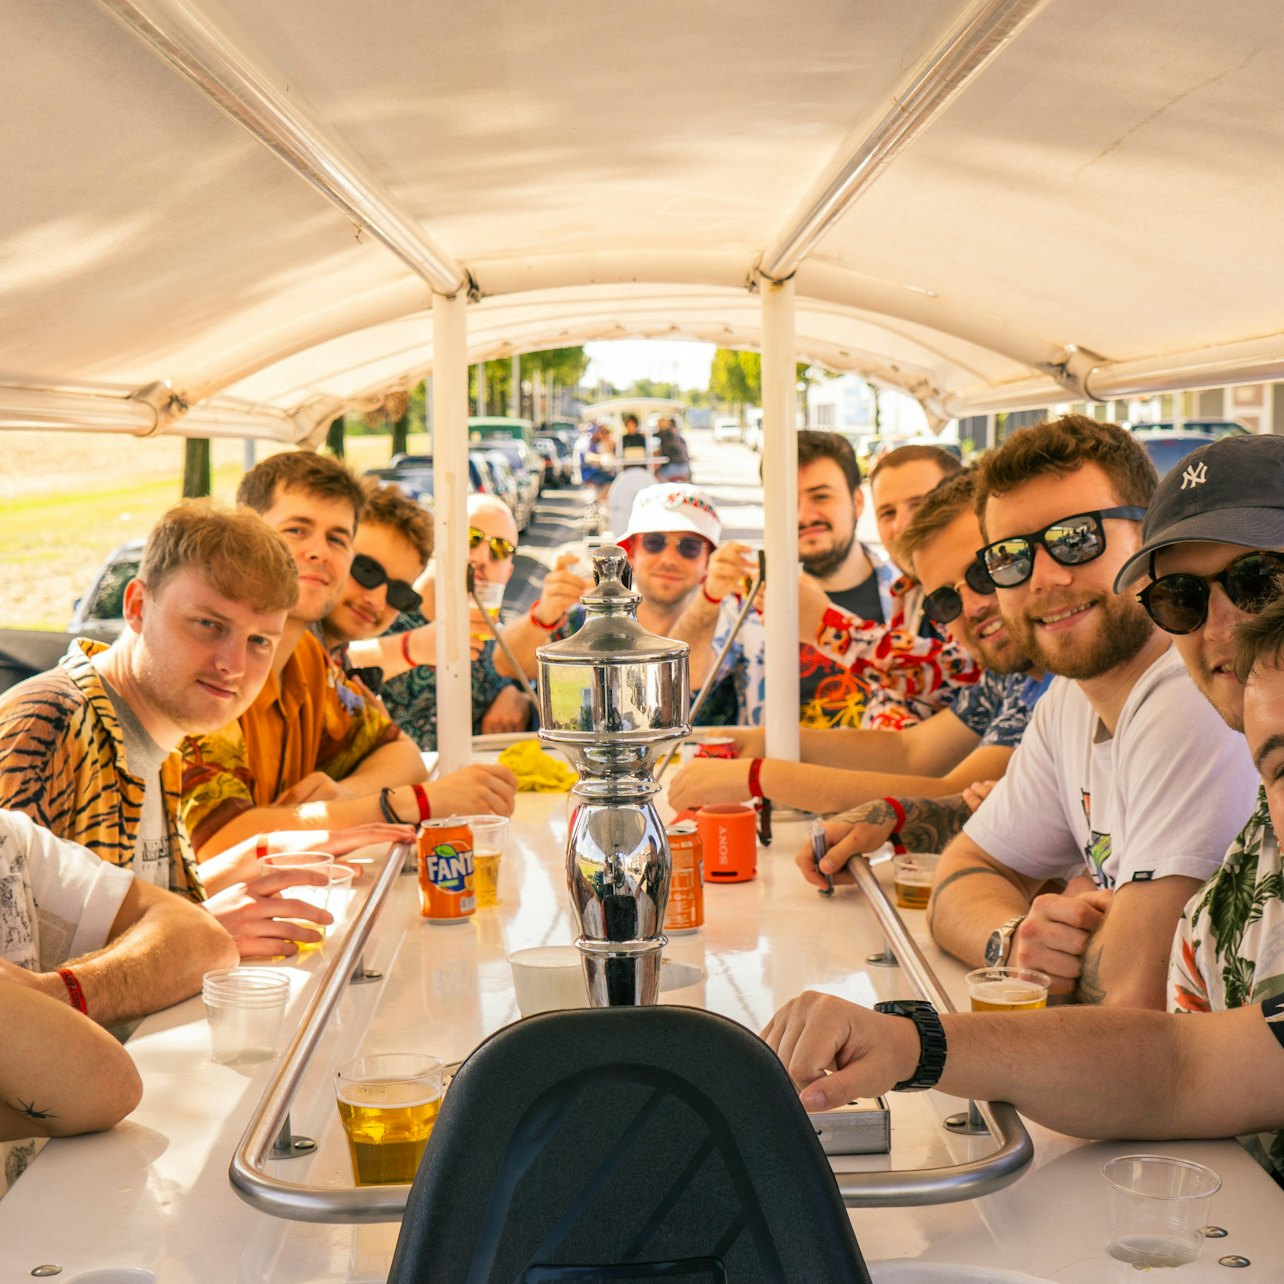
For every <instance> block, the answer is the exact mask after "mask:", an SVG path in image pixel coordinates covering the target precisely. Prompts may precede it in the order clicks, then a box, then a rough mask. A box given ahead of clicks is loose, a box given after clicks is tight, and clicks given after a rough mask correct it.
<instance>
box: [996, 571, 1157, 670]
mask: <svg viewBox="0 0 1284 1284" xmlns="http://www.w3.org/2000/svg"><path fill="white" fill-rule="evenodd" d="M1088 602H1091V603H1092V604H1093V605H1095V606H1096V608H1097V612H1096V613H1097V616H1098V619H1097V620H1096V629H1095V632H1094V634H1093V636H1092V637H1081V638H1068V637H1053V638H1041V636H1040V633H1039V629H1038V626H1037V625H1036V624H1035V622H1034V621H1033V620H1032V619H1030V618H1029V616H1028V615H1021V616H1019V617H1008V623H1009V625H1010V626H1011V629H1012V635H1013V636H1014V637H1015V638H1016V640H1017V642H1018V643H1019V644H1020V647H1021V650H1022V651H1023V652H1025V654H1026V655H1027V656H1029V658H1030V660H1031V661H1032V663H1033V664H1035V665H1036V666H1037V667H1039V668H1041V669H1046V670H1047V671H1048V672H1049V673H1055V674H1058V675H1059V676H1060V677H1063V678H1072V679H1074V680H1075V681H1085V680H1087V679H1089V678H1099V677H1100V676H1101V675H1102V674H1103V673H1109V672H1110V670H1111V669H1114V668H1117V667H1118V666H1119V665H1121V664H1126V663H1127V662H1128V661H1129V660H1131V659H1132V658H1133V657H1134V656H1135V655H1136V654H1137V653H1138V652H1139V651H1140V650H1141V649H1142V647H1144V646H1145V645H1146V643H1147V642H1149V641H1150V639H1151V637H1152V636H1153V635H1154V632H1155V626H1154V624H1152V623H1151V621H1150V617H1149V616H1148V615H1147V614H1146V612H1145V611H1144V610H1143V609H1142V607H1141V604H1140V603H1139V602H1137V601H1136V600H1135V599H1134V598H1132V597H1122V596H1119V595H1117V594H1114V593H1108V594H1104V595H1102V596H1100V597H1097V598H1089V599H1088V600H1087V602H1081V603H1064V604H1047V605H1044V606H1042V607H1041V608H1040V609H1041V610H1042V612H1043V613H1044V614H1045V615H1046V614H1050V613H1052V612H1054V611H1058V610H1063V609H1065V607H1066V606H1071V605H1081V606H1082V605H1087V604H1088Z"/></svg>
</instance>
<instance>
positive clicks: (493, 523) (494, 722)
mask: <svg viewBox="0 0 1284 1284" xmlns="http://www.w3.org/2000/svg"><path fill="white" fill-rule="evenodd" d="M516 554H517V524H516V522H514V521H513V514H512V511H511V510H510V509H509V507H508V506H507V505H506V504H504V503H503V502H502V501H501V500H498V499H496V498H495V497H494V496H493V495H470V496H469V497H468V560H469V562H470V563H471V564H472V567H473V574H474V577H475V582H476V584H477V587H478V592H479V595H480V594H481V593H483V592H484V591H485V587H484V586H490V587H491V588H492V590H494V591H497V592H499V591H502V589H503V587H504V585H506V584H507V583H508V581H509V579H510V578H511V577H512V574H513V565H514V561H513V559H514V557H515V556H516ZM420 583H421V585H422V587H423V590H424V602H423V608H422V610H421V611H420V610H416V611H412V612H410V613H408V614H403V615H402V616H400V617H399V618H398V620H397V621H396V623H395V624H394V625H393V626H392V632H391V633H390V634H389V635H388V637H386V638H385V639H383V644H384V646H385V647H387V646H388V645H393V646H397V647H399V648H400V649H401V650H402V651H403V653H404V652H406V651H408V652H409V653H410V655H411V656H412V657H413V659H414V660H415V666H414V667H410V666H409V665H407V663H406V656H405V655H404V654H403V655H401V656H399V657H395V658H393V659H391V660H387V661H386V663H387V664H388V667H387V668H386V669H385V683H384V690H383V695H384V701H385V703H386V704H387V706H388V712H389V713H390V714H391V715H392V717H393V719H394V720H395V721H396V723H397V725H398V726H399V727H401V728H402V730H403V731H405V732H406V733H407V735H409V736H411V737H412V738H413V739H414V741H415V742H416V744H418V745H419V747H420V748H421V749H435V748H436V747H437V672H436V669H435V668H433V667H432V666H433V659H434V654H435V647H436V623H435V620H436V591H435V590H436V585H435V581H434V579H433V576H432V573H431V572H429V573H428V574H427V575H425V576H424V577H423V579H422V580H421V581H420ZM470 614H471V616H472V617H473V623H472V628H471V629H470V634H469V637H470V644H471V645H472V647H473V655H472V665H471V675H472V695H473V700H472V705H473V734H474V735H482V734H487V735H489V734H498V733H502V732H510V731H525V730H527V728H528V727H529V726H530V725H531V719H532V716H533V712H534V711H533V710H532V708H531V703H530V701H529V700H528V699H527V698H526V696H525V694H524V692H523V691H522V689H521V687H520V686H518V684H517V682H516V680H515V679H514V678H513V677H511V676H508V677H506V676H504V675H502V674H500V673H499V672H497V670H496V668H495V641H494V639H493V638H491V637H490V633H489V631H488V630H487V628H486V624H485V622H484V621H483V620H481V619H480V618H477V617H478V616H479V612H478V611H477V608H476V607H475V606H473V607H470ZM429 621H432V623H429Z"/></svg>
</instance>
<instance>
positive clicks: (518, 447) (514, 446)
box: [486, 437, 544, 513]
mask: <svg viewBox="0 0 1284 1284" xmlns="http://www.w3.org/2000/svg"><path fill="white" fill-rule="evenodd" d="M486 444H487V446H488V447H489V449H490V450H491V451H496V450H498V451H499V452H500V453H501V454H502V455H503V456H504V458H505V459H507V460H508V466H509V467H510V468H511V469H512V470H513V476H514V477H516V478H517V484H518V485H519V486H520V487H521V489H522V498H523V499H524V501H525V503H526V505H527V507H528V508H529V509H530V511H531V512H532V513H533V512H534V511H535V503H536V501H537V500H538V499H539V492H540V487H541V486H542V485H543V483H544V461H543V459H541V458H540V456H539V453H538V452H537V451H536V450H535V448H534V447H533V446H528V445H527V444H526V443H525V442H524V441H517V440H516V439H514V438H512V437H496V438H494V439H493V440H492V441H488V442H487V443H486Z"/></svg>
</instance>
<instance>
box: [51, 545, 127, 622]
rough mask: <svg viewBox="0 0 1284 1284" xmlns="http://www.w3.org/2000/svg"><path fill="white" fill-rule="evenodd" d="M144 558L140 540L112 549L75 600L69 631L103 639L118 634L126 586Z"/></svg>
mask: <svg viewBox="0 0 1284 1284" xmlns="http://www.w3.org/2000/svg"><path fill="white" fill-rule="evenodd" d="M142 560H143V541H142V540H141V539H131V540H130V541H129V543H127V544H122V545H121V546H120V547H119V548H117V549H115V550H114V551H113V552H111V553H110V554H109V555H108V557H107V560H106V561H105V562H104V563H103V564H102V566H100V567H99V568H98V570H97V571H96V572H95V573H94V577H93V579H91V580H90V581H89V587H88V588H87V589H86V590H85V591H84V593H83V594H82V595H81V596H80V597H78V598H77V599H76V603H75V606H74V607H73V608H72V613H71V623H70V624H68V625H67V632H68V633H74V634H76V635H77V636H80V637H93V638H101V639H102V640H103V641H110V640H111V639H112V638H114V637H116V636H117V635H118V634H119V633H120V630H121V628H122V626H123V624H124V619H125V585H126V584H128V583H129V581H130V580H132V579H133V578H134V576H135V575H137V574H138V565H139V563H140V562H141V561H142Z"/></svg>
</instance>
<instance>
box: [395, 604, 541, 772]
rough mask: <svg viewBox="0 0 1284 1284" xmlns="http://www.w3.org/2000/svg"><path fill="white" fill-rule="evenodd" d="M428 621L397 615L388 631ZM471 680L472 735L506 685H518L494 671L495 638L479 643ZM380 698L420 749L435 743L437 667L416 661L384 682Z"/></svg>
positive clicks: (401, 630) (417, 616)
mask: <svg viewBox="0 0 1284 1284" xmlns="http://www.w3.org/2000/svg"><path fill="white" fill-rule="evenodd" d="M427 623H428V621H427V620H426V619H425V618H424V617H423V616H422V615H420V614H419V612H418V611H406V612H403V613H402V614H401V615H399V616H397V618H396V620H395V621H394V623H393V625H392V628H390V629H389V630H388V632H389V633H405V632H406V631H407V630H408V629H417V628H419V627H420V626H421V625H424V624H427ZM470 667H471V670H472V680H473V735H475V736H478V735H481V729H482V719H483V718H484V717H485V716H486V710H487V709H489V708H490V706H491V705H492V704H494V703H495V699H496V697H497V696H498V695H499V693H500V692H501V691H502V690H503V689H504V688H505V687H514V686H516V685H517V680H516V679H515V678H505V677H503V676H502V675H501V674H499V673H497V672H496V671H495V641H494V639H493V638H492V639H491V641H489V642H487V643H486V644H485V646H483V647H482V653H481V655H479V656H478V657H477V659H475V660H474V661H473V662H472V665H471V666H470ZM383 702H384V706H385V707H386V708H387V710H388V715H389V716H390V717H391V718H392V720H393V722H395V723H396V724H397V725H398V726H399V727H400V728H401V729H402V731H404V732H405V733H406V734H407V735H408V736H409V737H410V738H411V739H412V740H413V741H414V742H415V743H416V744H417V745H418V746H419V747H420V749H436V747H437V670H436V669H435V668H433V666H432V665H430V664H420V665H416V667H415V668H413V669H407V670H406V672H405V673H402V674H399V675H398V676H397V677H395V678H388V679H387V680H386V681H385V682H384V684H383Z"/></svg>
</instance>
